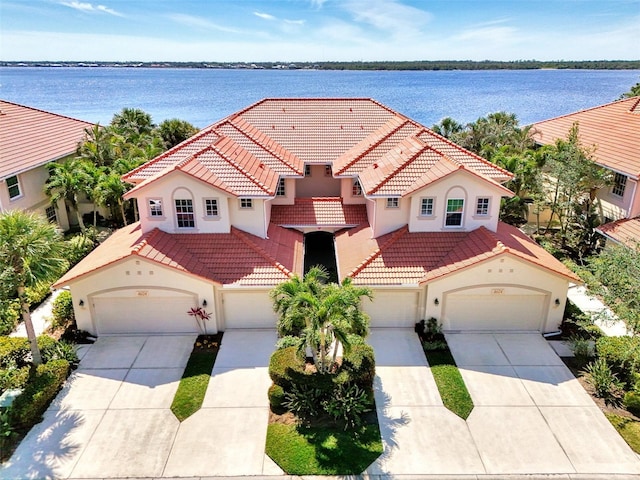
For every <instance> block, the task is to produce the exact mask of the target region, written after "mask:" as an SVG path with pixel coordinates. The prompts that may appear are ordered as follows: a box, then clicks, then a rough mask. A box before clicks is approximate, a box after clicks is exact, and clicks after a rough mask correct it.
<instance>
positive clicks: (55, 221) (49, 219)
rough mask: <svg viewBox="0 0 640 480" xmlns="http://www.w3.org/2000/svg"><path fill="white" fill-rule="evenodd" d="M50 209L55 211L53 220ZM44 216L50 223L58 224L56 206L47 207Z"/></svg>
mask: <svg viewBox="0 0 640 480" xmlns="http://www.w3.org/2000/svg"><path fill="white" fill-rule="evenodd" d="M49 209H52V210H53V218H50V217H49ZM44 215H45V217H46V218H47V220H48V221H49V222H52V223H58V211H57V210H56V207H55V205H49V206H48V207H45V209H44Z"/></svg>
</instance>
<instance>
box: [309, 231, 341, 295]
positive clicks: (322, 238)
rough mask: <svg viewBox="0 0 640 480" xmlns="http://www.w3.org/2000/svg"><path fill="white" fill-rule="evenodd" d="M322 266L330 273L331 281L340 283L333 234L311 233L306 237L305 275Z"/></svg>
mask: <svg viewBox="0 0 640 480" xmlns="http://www.w3.org/2000/svg"><path fill="white" fill-rule="evenodd" d="M316 265H321V266H322V267H324V268H325V269H326V270H327V272H329V281H330V282H336V283H338V266H337V264H336V249H335V242H334V235H333V233H329V232H311V233H307V234H306V235H305V236H304V273H307V272H308V271H309V269H311V267H315V266H316Z"/></svg>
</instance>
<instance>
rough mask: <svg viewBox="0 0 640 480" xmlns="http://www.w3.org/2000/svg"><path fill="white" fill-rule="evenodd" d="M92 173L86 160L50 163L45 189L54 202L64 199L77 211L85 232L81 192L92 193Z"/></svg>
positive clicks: (81, 227) (79, 221)
mask: <svg viewBox="0 0 640 480" xmlns="http://www.w3.org/2000/svg"><path fill="white" fill-rule="evenodd" d="M91 183H92V178H91V175H89V174H88V173H87V169H86V167H85V164H84V162H82V161H81V160H79V159H73V160H67V161H66V162H63V163H50V164H49V179H48V180H47V182H46V183H45V187H44V191H45V193H46V194H47V196H48V197H49V198H50V199H51V202H52V203H57V202H58V200H61V199H64V200H65V201H67V202H68V203H69V204H70V205H71V207H72V208H73V209H74V210H75V211H76V216H77V218H78V224H79V225H80V229H81V230H82V231H83V232H84V230H85V226H84V222H83V221H82V215H81V213H80V210H79V209H78V205H79V198H80V195H81V194H85V195H91Z"/></svg>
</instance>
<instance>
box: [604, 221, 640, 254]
mask: <svg viewBox="0 0 640 480" xmlns="http://www.w3.org/2000/svg"><path fill="white" fill-rule="evenodd" d="M596 230H597V231H598V232H600V233H601V234H602V235H604V236H605V237H609V238H611V239H612V240H614V241H615V242H618V243H621V244H623V245H626V246H627V247H631V248H640V217H634V218H623V219H621V220H616V221H615V222H609V223H605V224H604V225H601V226H599V227H598V228H597V229H596Z"/></svg>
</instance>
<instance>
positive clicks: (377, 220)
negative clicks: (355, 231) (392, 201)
mask: <svg viewBox="0 0 640 480" xmlns="http://www.w3.org/2000/svg"><path fill="white" fill-rule="evenodd" d="M372 200H373V201H374V202H375V206H374V207H373V209H371V208H369V206H367V212H368V213H369V214H370V216H369V222H370V225H371V229H372V230H373V237H374V238H377V237H379V236H381V235H384V234H386V233H389V232H393V231H394V230H397V229H399V228H401V227H404V226H405V225H406V224H407V223H408V217H409V210H410V208H411V200H410V199H409V198H400V199H399V200H400V204H399V207H398V208H387V199H386V198H374V199H372ZM372 217H373V222H371V219H372Z"/></svg>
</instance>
